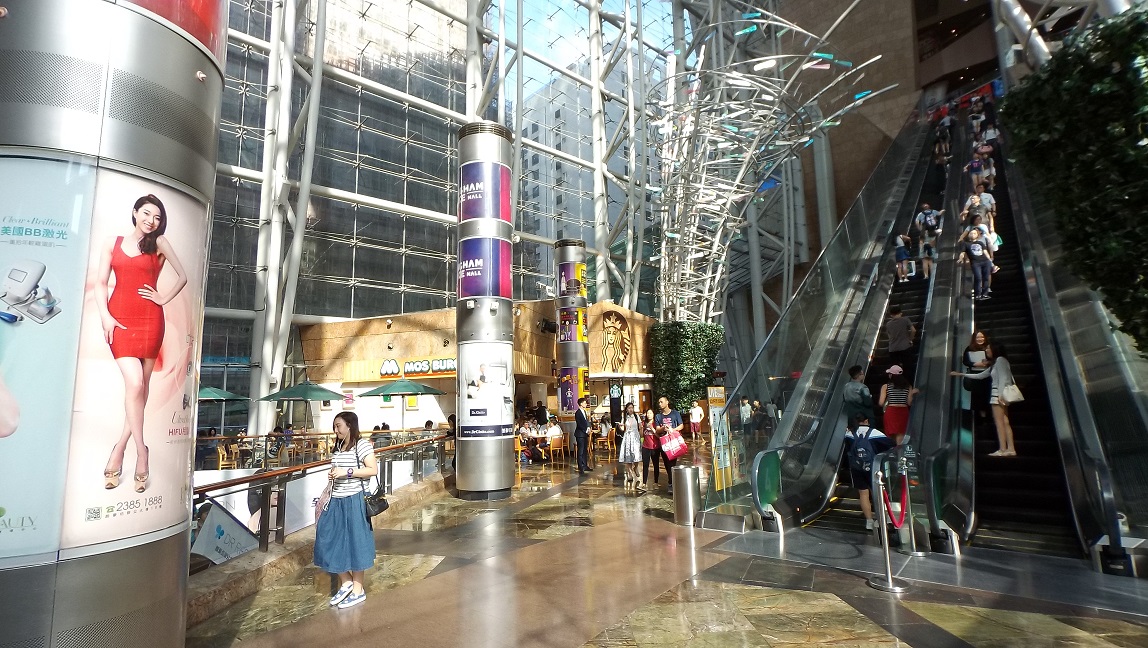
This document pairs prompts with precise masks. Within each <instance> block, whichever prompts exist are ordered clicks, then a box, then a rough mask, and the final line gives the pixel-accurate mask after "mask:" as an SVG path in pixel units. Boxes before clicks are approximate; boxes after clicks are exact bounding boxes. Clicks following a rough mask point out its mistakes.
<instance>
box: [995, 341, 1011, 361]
mask: <svg viewBox="0 0 1148 648" xmlns="http://www.w3.org/2000/svg"><path fill="white" fill-rule="evenodd" d="M991 346H992V349H993V357H994V358H1007V357H1008V349H1006V348H1005V345H1004V343H1003V342H993V343H992V345H991Z"/></svg>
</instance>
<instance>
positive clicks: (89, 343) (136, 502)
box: [61, 169, 209, 549]
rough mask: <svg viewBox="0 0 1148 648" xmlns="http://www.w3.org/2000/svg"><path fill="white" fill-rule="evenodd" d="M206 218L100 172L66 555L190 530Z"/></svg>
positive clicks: (196, 204)
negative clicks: (88, 547) (171, 530)
mask: <svg viewBox="0 0 1148 648" xmlns="http://www.w3.org/2000/svg"><path fill="white" fill-rule="evenodd" d="M208 214H209V212H208V208H207V205H205V204H204V203H203V202H201V201H200V200H198V199H196V198H194V197H192V196H190V195H188V194H186V193H183V192H182V191H179V190H177V189H174V188H171V187H169V186H166V185H164V184H160V183H157V182H154V181H151V180H146V179H143V178H139V177H135V176H131V175H128V174H125V173H121V172H118V171H112V170H108V169H100V170H99V171H98V174H97V180H96V196H95V201H94V215H93V217H92V230H91V248H90V251H89V253H88V264H87V278H86V284H85V287H84V293H83V300H82V306H83V313H82V315H81V323H80V344H79V350H78V361H77V366H76V388H75V398H74V400H73V412H72V430H73V434H72V435H71V440H70V445H69V452H68V463H67V466H68V474H67V485H66V494H65V499H64V508H63V520H64V522H63V534H62V539H61V548H64V549H67V548H71V547H80V546H84V545H89V544H95V543H100V542H107V541H111V540H121V539H124V538H130V537H133V536H137V535H141V534H145V533H150V532H153V531H158V530H161V529H165V528H168V527H172V526H175V525H178V524H180V523H182V522H184V521H186V520H187V506H188V502H189V500H190V480H189V478H188V475H189V465H190V462H191V458H192V450H193V448H192V438H193V436H194V435H193V430H194V424H195V413H196V403H197V401H196V396H197V394H196V379H197V375H196V372H195V364H196V356H197V353H198V350H199V329H200V326H201V323H202V319H203V316H202V314H203V283H204V281H203V280H204V273H205V272H206V268H205V263H206V258H205V257H206V255H205V254H204V250H206V249H207V236H208ZM76 305H77V306H80V304H79V303H78V304H76Z"/></svg>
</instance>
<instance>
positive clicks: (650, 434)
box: [639, 410, 665, 491]
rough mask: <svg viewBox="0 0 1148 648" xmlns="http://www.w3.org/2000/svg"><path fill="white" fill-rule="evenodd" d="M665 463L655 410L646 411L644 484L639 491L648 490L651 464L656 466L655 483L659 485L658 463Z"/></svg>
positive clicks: (643, 437)
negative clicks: (655, 422)
mask: <svg viewBox="0 0 1148 648" xmlns="http://www.w3.org/2000/svg"><path fill="white" fill-rule="evenodd" d="M659 457H661V459H660V460H661V461H665V457H664V456H663V455H662V446H661V444H660V443H659V442H658V429H657V428H656V427H655V426H654V410H646V415H645V416H644V417H642V483H641V486H640V487H639V490H643V491H644V490H646V485H647V484H649V483H650V463H651V462H652V463H653V464H654V483H655V484H656V483H658V461H659Z"/></svg>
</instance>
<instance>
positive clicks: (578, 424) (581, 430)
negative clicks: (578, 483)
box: [574, 397, 590, 474]
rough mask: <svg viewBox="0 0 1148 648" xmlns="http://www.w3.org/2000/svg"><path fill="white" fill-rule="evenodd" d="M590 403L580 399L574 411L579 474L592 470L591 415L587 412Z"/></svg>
mask: <svg viewBox="0 0 1148 648" xmlns="http://www.w3.org/2000/svg"><path fill="white" fill-rule="evenodd" d="M587 403H588V401H587V400H586V398H585V397H583V398H579V399H578V409H577V410H575V411H574V442H575V443H577V444H578V473H579V474H582V473H584V472H586V471H587V470H590V455H589V453H588V450H589V447H590V413H589V412H587V411H586V405H587Z"/></svg>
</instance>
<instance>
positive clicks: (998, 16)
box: [990, 0, 1142, 81]
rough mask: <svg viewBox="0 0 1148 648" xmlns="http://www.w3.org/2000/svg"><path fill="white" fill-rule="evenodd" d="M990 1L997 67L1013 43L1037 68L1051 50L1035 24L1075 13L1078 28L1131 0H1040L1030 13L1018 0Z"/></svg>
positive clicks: (1003, 62)
mask: <svg viewBox="0 0 1148 648" xmlns="http://www.w3.org/2000/svg"><path fill="white" fill-rule="evenodd" d="M1140 1H1141V2H1142V0H1140ZM990 4H991V5H992V11H993V22H994V23H995V25H997V26H998V29H996V32H997V47H998V50H999V54H1000V55H1001V70H1002V71H1004V70H1008V69H1009V68H1010V67H1011V66H1010V65H1009V64H1010V62H1011V61H1010V58H1009V57H1007V56H1006V55H1005V53H1006V52H1007V51H1008V50H1010V49H1011V48H1012V46H1013V45H1020V49H1021V51H1022V53H1023V55H1024V62H1025V63H1027V64H1028V65H1029V66H1030V67H1032V68H1039V67H1041V66H1042V65H1044V64H1045V63H1046V62H1048V59H1049V57H1050V56H1051V51H1052V50H1051V49H1050V45H1049V43H1048V42H1046V41H1045V39H1044V38H1043V37H1042V36H1041V32H1040V31H1039V28H1045V29H1046V30H1047V29H1049V28H1051V27H1052V26H1053V25H1055V24H1057V23H1059V22H1060V21H1062V20H1064V19H1066V18H1070V17H1073V16H1075V17H1076V28H1077V29H1079V28H1081V27H1083V26H1086V25H1087V24H1088V23H1089V22H1091V21H1092V19H1093V18H1094V17H1095V16H1097V15H1100V16H1102V17H1109V16H1114V15H1116V14H1118V13H1121V12H1123V11H1126V10H1128V9H1129V8H1131V5H1132V4H1133V2H1132V0H1044V1H1043V3H1042V5H1041V7H1040V9H1039V10H1037V12H1036V13H1035V14H1033V15H1029V13H1028V10H1027V9H1025V7H1024V6H1023V5H1022V4H1021V3H1020V0H990ZM1015 76H1020V75H1015ZM1007 80H1008V79H1007V77H1006V81H1007ZM1014 80H1015V79H1014Z"/></svg>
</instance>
